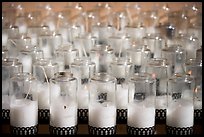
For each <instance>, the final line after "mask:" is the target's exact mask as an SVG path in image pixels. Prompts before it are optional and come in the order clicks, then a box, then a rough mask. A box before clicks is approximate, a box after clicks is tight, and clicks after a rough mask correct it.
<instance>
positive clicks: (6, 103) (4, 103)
mask: <svg viewBox="0 0 204 137" xmlns="http://www.w3.org/2000/svg"><path fill="white" fill-rule="evenodd" d="M9 105H10V98H9V96H8V95H2V109H9V108H10V106H9Z"/></svg>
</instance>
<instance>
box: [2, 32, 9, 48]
mask: <svg viewBox="0 0 204 137" xmlns="http://www.w3.org/2000/svg"><path fill="white" fill-rule="evenodd" d="M7 40H8V34H7V33H3V32H2V46H3V45H7Z"/></svg>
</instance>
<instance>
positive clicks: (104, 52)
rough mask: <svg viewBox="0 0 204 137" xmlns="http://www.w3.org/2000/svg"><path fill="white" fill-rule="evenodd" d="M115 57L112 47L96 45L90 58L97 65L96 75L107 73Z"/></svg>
mask: <svg viewBox="0 0 204 137" xmlns="http://www.w3.org/2000/svg"><path fill="white" fill-rule="evenodd" d="M113 57H114V52H113V49H112V48H111V46H110V45H104V44H102V45H101V44H98V45H95V47H94V48H93V49H91V52H90V58H91V60H92V61H93V62H94V63H95V64H96V73H98V72H107V71H108V67H109V65H110V62H111V61H112V59H113Z"/></svg>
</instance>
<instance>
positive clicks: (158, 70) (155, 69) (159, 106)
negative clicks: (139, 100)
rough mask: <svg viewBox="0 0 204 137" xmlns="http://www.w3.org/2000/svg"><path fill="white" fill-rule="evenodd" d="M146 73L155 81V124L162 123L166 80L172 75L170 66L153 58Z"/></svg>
mask: <svg viewBox="0 0 204 137" xmlns="http://www.w3.org/2000/svg"><path fill="white" fill-rule="evenodd" d="M146 72H147V73H149V74H151V75H152V77H153V78H154V79H155V85H156V88H155V90H156V91H155V92H156V105H155V108H156V122H162V123H164V121H165V120H166V108H167V80H168V78H169V77H170V76H171V75H172V74H171V72H172V70H171V65H170V64H168V62H167V61H166V60H165V59H162V58H157V59H156V58H153V59H151V60H149V62H148V64H147V67H146Z"/></svg>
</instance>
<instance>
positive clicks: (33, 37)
mask: <svg viewBox="0 0 204 137" xmlns="http://www.w3.org/2000/svg"><path fill="white" fill-rule="evenodd" d="M29 35H30V37H31V44H32V45H37V44H38V36H37V34H35V33H31V34H29Z"/></svg>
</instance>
